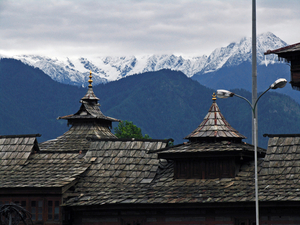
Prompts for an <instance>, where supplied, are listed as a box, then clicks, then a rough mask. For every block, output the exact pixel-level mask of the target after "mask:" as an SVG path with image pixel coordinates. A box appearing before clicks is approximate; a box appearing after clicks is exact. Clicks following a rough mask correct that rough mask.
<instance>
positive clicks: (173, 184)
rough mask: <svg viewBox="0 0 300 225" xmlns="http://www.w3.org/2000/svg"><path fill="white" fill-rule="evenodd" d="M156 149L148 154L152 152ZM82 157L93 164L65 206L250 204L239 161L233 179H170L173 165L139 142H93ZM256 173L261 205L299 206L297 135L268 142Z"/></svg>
mask: <svg viewBox="0 0 300 225" xmlns="http://www.w3.org/2000/svg"><path fill="white" fill-rule="evenodd" d="M153 144H154V145H155V146H157V144H158V143H153ZM121 146H123V147H121ZM126 146H127V147H126ZM133 146H136V147H133ZM157 147H158V146H157ZM157 147H154V148H148V149H149V150H150V149H152V150H151V152H155V149H157ZM85 157H87V158H94V162H93V164H92V166H91V167H90V168H89V169H88V172H87V173H86V176H85V177H84V178H83V179H82V180H80V182H79V183H78V184H77V185H76V186H75V194H76V195H77V197H75V198H72V199H70V200H69V201H68V202H67V203H66V205H70V206H92V205H98V206H103V207H107V206H108V205H112V204H119V205H122V204H157V203H159V204H181V203H185V204H186V203H191V204H193V203H201V204H206V203H233V202H237V203H238V202H241V203H242V202H253V201H254V199H255V197H254V163H253V161H248V162H244V163H243V164H242V165H241V167H240V169H239V171H238V173H237V175H236V177H234V178H221V179H220V178H216V179H174V176H173V173H174V164H173V161H167V160H163V159H160V160H158V159H157V153H150V154H149V152H148V150H147V147H146V143H144V142H141V143H139V144H138V143H135V142H127V143H125V142H124V143H123V142H114V144H113V143H112V142H111V143H109V142H103V141H99V142H95V143H93V144H92V148H91V149H90V150H89V152H88V153H87V154H86V156H85ZM258 171H259V178H258V179H259V200H260V201H261V202H262V203H263V202H266V201H271V202H272V201H299V200H300V183H299V176H300V136H299V137H292V138H291V137H272V138H271V139H270V141H269V148H268V150H267V154H266V157H265V160H263V159H259V160H258Z"/></svg>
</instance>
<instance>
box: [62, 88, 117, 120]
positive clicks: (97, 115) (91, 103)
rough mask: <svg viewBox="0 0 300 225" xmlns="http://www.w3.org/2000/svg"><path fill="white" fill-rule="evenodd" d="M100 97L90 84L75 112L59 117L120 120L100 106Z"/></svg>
mask: <svg viewBox="0 0 300 225" xmlns="http://www.w3.org/2000/svg"><path fill="white" fill-rule="evenodd" d="M98 100H99V98H97V96H96V95H95V93H94V91H93V88H92V86H89V88H88V91H87V93H86V94H85V96H84V97H83V98H82V99H81V101H80V102H81V107H80V109H79V110H78V112H76V113H75V114H71V115H67V116H61V117H58V119H66V120H69V122H70V121H71V120H75V119H76V120H78V119H80V120H82V119H85V120H87V119H93V120H104V121H105V120H106V121H109V122H120V121H121V120H119V119H115V118H112V117H109V116H105V115H104V114H103V113H102V112H101V110H100V108H99V103H98Z"/></svg>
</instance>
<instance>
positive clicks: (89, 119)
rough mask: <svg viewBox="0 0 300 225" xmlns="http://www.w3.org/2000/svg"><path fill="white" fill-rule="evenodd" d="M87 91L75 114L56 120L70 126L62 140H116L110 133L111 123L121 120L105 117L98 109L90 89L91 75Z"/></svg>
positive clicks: (96, 99) (95, 97) (97, 99)
mask: <svg viewBox="0 0 300 225" xmlns="http://www.w3.org/2000/svg"><path fill="white" fill-rule="evenodd" d="M89 78H90V79H89V83H90V84H89V87H88V91H87V93H86V94H85V96H83V98H81V100H80V102H81V107H80V109H79V110H78V112H76V113H75V114H72V115H68V116H62V117H58V119H65V120H68V124H70V125H72V127H71V128H70V130H69V131H67V132H66V133H65V134H64V135H63V136H62V139H65V138H67V139H70V140H72V139H86V138H87V137H95V138H117V137H116V136H115V135H114V134H113V133H112V132H111V130H110V129H111V127H112V122H120V121H121V120H118V119H115V118H112V117H108V116H105V115H104V114H103V113H102V112H101V110H100V108H99V106H100V105H99V103H98V101H99V98H97V96H96V95H95V93H94V91H93V87H92V82H93V81H92V73H91V72H90V76H89Z"/></svg>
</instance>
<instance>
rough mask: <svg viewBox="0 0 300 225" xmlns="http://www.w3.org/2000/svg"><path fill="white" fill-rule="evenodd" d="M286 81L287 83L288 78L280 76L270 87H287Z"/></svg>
mask: <svg viewBox="0 0 300 225" xmlns="http://www.w3.org/2000/svg"><path fill="white" fill-rule="evenodd" d="M286 83H287V80H286V79H284V78H279V79H278V80H276V81H275V82H274V83H273V84H272V85H271V86H270V88H271V89H277V88H283V87H285V85H286Z"/></svg>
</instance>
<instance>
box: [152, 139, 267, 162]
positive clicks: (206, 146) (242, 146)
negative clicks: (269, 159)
mask: <svg viewBox="0 0 300 225" xmlns="http://www.w3.org/2000/svg"><path fill="white" fill-rule="evenodd" d="M257 150H258V154H259V155H264V154H265V153H266V150H265V149H263V148H260V147H258V149H257ZM154 152H156V153H158V155H159V157H160V158H163V155H165V154H168V155H169V156H170V155H171V154H181V157H183V155H184V154H187V153H189V154H194V155H197V153H201V154H202V153H207V154H214V155H215V156H217V155H216V154H218V155H222V154H223V153H225V154H226V153H233V152H235V153H236V154H238V155H239V156H242V155H243V154H248V153H251V154H252V155H253V153H254V146H253V145H251V144H248V143H245V142H240V143H235V142H229V141H220V142H209V143H207V142H186V143H183V144H179V145H176V146H171V147H169V148H165V149H160V150H157V151H154Z"/></svg>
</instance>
